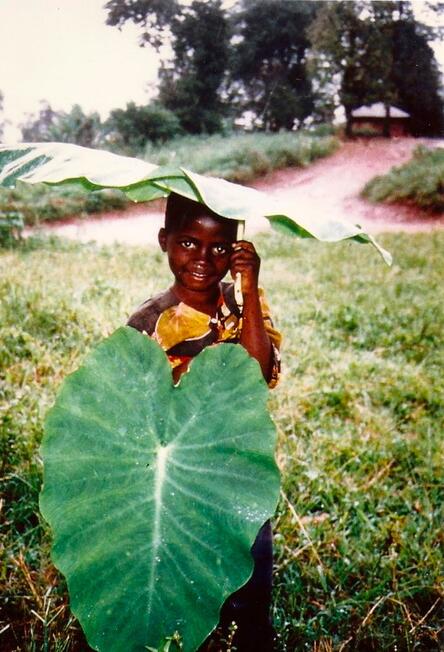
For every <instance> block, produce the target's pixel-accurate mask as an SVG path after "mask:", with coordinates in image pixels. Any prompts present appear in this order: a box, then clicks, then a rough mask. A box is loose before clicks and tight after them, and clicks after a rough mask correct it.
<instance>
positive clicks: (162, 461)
mask: <svg viewBox="0 0 444 652" xmlns="http://www.w3.org/2000/svg"><path fill="white" fill-rule="evenodd" d="M172 448H173V446H172V445H171V444H169V445H168V446H159V448H158V449H157V464H156V472H155V475H154V522H153V545H152V548H151V572H150V580H149V584H148V618H149V617H150V616H151V608H152V602H153V595H154V584H155V580H156V578H155V576H156V565H157V563H158V561H159V560H158V556H157V553H158V550H159V546H160V544H161V536H160V521H161V511H162V494H163V487H164V484H165V471H166V463H167V460H168V455H169V454H170V453H171V451H172Z"/></svg>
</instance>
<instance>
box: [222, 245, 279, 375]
mask: <svg viewBox="0 0 444 652" xmlns="http://www.w3.org/2000/svg"><path fill="white" fill-rule="evenodd" d="M260 262H261V261H260V258H259V256H258V254H257V252H256V250H255V248H254V245H253V244H252V243H251V242H247V241H246V240H238V241H237V242H235V243H234V244H233V254H232V256H231V274H232V276H233V278H235V277H236V274H237V273H240V275H241V279H242V295H243V298H244V307H243V313H242V332H241V336H240V343H241V344H242V346H243V347H244V348H245V349H246V350H247V351H248V353H249V354H250V355H251V356H252V357H253V358H256V360H257V361H258V362H259V364H260V366H261V369H262V374H263V376H264V378H265V380H266V381H267V382H269V381H270V379H271V372H272V366H273V360H272V353H273V351H272V343H271V340H270V337H269V335H268V333H267V331H266V329H265V325H264V320H263V316H262V309H261V302H260V296H259V286H258V281H259V268H260Z"/></svg>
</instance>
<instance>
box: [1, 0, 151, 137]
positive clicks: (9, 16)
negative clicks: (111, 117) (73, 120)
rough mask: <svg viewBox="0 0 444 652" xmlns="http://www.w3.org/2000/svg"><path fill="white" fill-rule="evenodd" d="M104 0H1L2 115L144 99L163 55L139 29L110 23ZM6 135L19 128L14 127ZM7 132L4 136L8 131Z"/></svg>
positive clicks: (101, 107)
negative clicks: (45, 106) (44, 104)
mask: <svg viewBox="0 0 444 652" xmlns="http://www.w3.org/2000/svg"><path fill="white" fill-rule="evenodd" d="M105 2H106V0H0V90H1V91H2V92H3V95H4V102H3V116H4V118H6V119H8V120H11V121H12V122H14V123H19V122H23V121H24V119H25V116H26V114H29V113H37V112H38V110H39V102H40V100H47V101H48V102H49V103H50V104H51V106H52V108H53V109H55V110H65V111H66V110H69V109H70V108H71V107H72V105H73V104H76V103H77V104H80V106H81V107H82V109H83V110H84V111H86V112H90V111H99V113H100V114H101V115H102V117H106V115H107V114H108V112H109V111H110V110H111V109H113V108H118V107H124V106H125V105H126V103H127V102H129V101H131V100H132V101H134V102H136V103H137V104H142V103H146V102H147V101H148V100H149V97H150V92H149V89H150V84H151V95H152V94H153V91H152V84H155V82H156V79H157V68H158V57H157V55H156V53H155V52H154V51H153V50H152V49H151V48H148V47H144V48H142V47H140V46H139V45H138V37H139V34H140V32H139V30H138V29H137V27H136V26H134V25H132V24H128V25H127V26H125V27H124V28H123V30H122V31H119V30H118V29H117V27H110V26H108V25H105V20H106V15H107V14H106V11H105V10H104V9H103V5H104V4H105ZM5 136H7V137H8V139H12V138H14V136H15V137H17V136H18V134H17V132H16V130H13V129H11V127H9V128H8V129H7V132H6V134H5ZM5 139H6V138H5Z"/></svg>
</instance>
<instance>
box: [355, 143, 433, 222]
mask: <svg viewBox="0 0 444 652" xmlns="http://www.w3.org/2000/svg"><path fill="white" fill-rule="evenodd" d="M362 195H363V196H364V197H366V198H367V199H369V200H370V201H374V202H391V203H394V202H403V203H407V204H412V205H414V206H418V207H419V208H422V209H424V210H427V211H430V212H442V211H443V210H444V149H443V148H437V149H428V148H427V147H424V146H423V145H420V146H419V147H417V148H416V149H415V151H414V152H413V158H412V160H411V161H409V162H408V163H406V164H405V165H402V166H400V167H395V168H392V170H390V172H389V173H388V174H385V175H384V176H378V177H375V178H374V179H372V180H371V181H369V182H368V183H367V184H366V186H365V187H364V189H363V191H362Z"/></svg>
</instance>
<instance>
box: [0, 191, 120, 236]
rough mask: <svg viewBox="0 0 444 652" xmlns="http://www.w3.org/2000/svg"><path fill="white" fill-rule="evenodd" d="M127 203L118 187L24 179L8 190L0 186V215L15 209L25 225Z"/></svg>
mask: <svg viewBox="0 0 444 652" xmlns="http://www.w3.org/2000/svg"><path fill="white" fill-rule="evenodd" d="M127 205H128V200H127V198H126V197H125V195H124V194H123V193H122V192H120V191H119V190H100V191H97V192H88V191H86V190H85V191H81V190H75V191H74V190H72V189H71V188H70V189H68V188H66V187H61V188H49V187H47V186H44V185H43V184H38V185H35V186H34V185H31V184H24V183H22V184H18V185H17V187H16V188H13V189H11V190H7V189H5V188H0V215H1V214H2V212H3V213H7V212H9V211H17V212H18V213H19V214H20V215H21V216H22V218H23V221H24V223H25V224H27V225H29V226H35V225H37V224H41V223H42V222H54V221H57V220H62V219H65V218H67V217H73V216H75V217H76V218H78V217H80V218H84V217H89V216H90V215H91V214H93V213H99V212H103V211H111V210H119V209H123V208H125V207H126V206H127Z"/></svg>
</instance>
